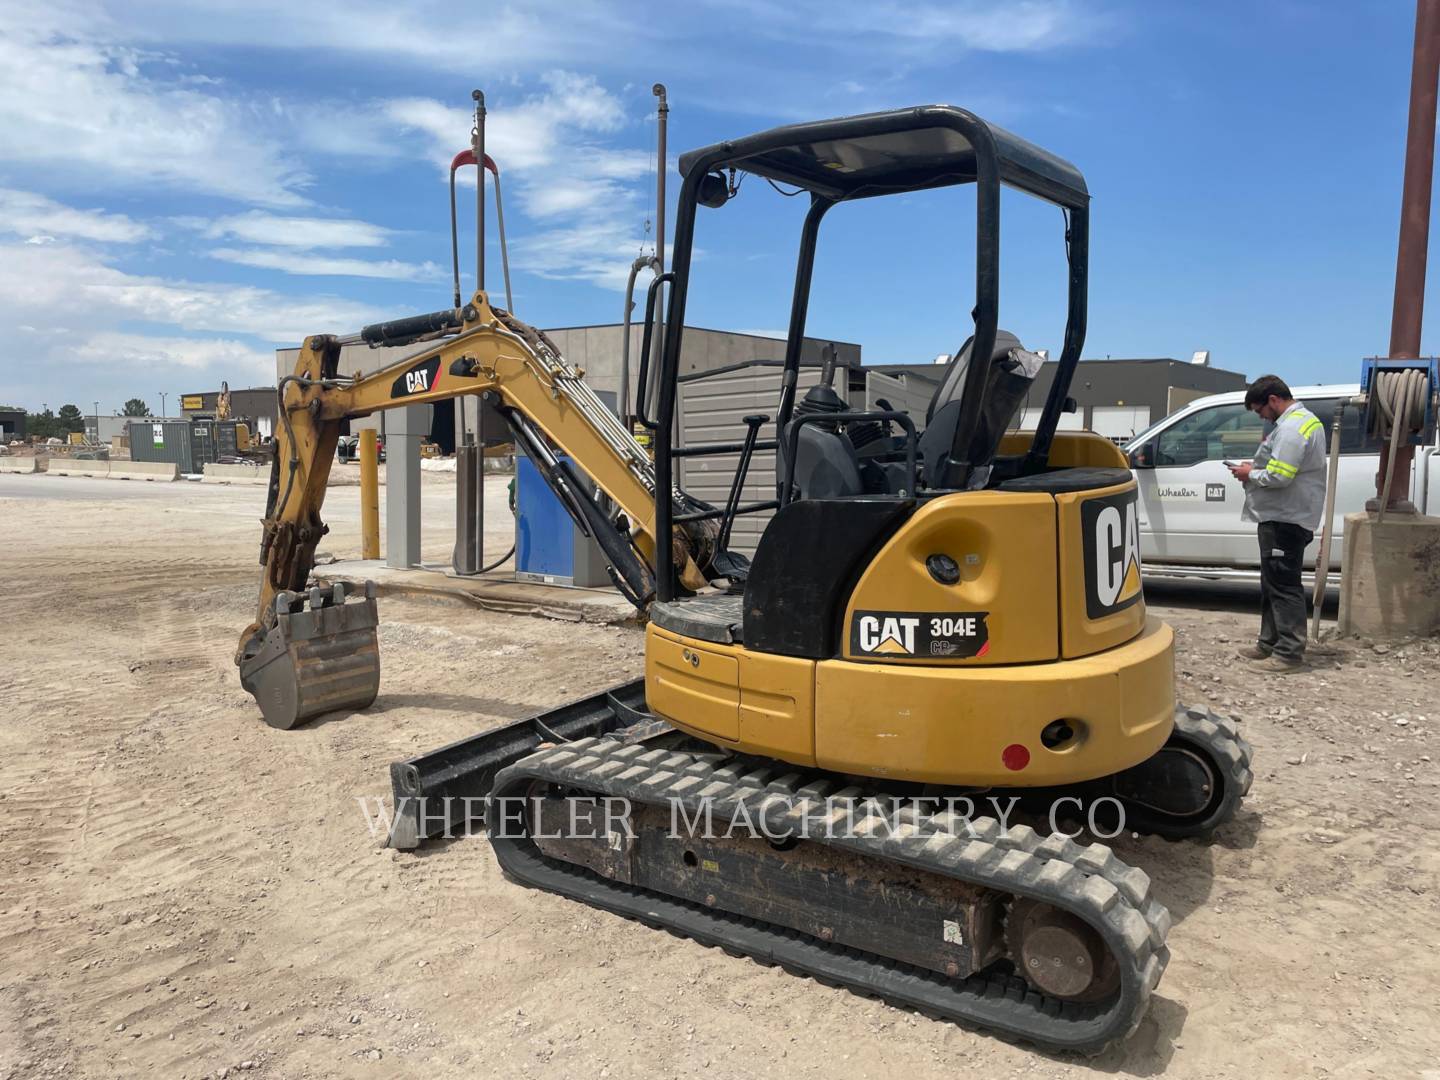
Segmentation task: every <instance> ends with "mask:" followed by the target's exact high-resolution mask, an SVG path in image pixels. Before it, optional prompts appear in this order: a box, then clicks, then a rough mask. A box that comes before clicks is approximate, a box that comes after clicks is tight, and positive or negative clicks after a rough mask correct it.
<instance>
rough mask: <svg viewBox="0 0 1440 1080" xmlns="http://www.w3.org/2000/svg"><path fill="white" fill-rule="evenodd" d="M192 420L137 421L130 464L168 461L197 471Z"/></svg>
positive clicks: (131, 426)
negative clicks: (191, 437) (191, 438)
mask: <svg viewBox="0 0 1440 1080" xmlns="http://www.w3.org/2000/svg"><path fill="white" fill-rule="evenodd" d="M190 428H191V421H189V420H136V421H133V422H132V423H131V424H130V427H129V432H130V460H132V461H169V462H174V463H175V464H176V465H179V466H180V471H181V472H186V473H193V472H195V471H196V469H195V464H194V453H193V448H192V446H191V441H190Z"/></svg>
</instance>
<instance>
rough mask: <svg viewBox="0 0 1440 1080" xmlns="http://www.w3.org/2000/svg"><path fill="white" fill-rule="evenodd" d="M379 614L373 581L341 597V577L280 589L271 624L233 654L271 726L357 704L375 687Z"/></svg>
mask: <svg viewBox="0 0 1440 1080" xmlns="http://www.w3.org/2000/svg"><path fill="white" fill-rule="evenodd" d="M378 621H379V620H378V618H377V615H376V609H375V583H374V582H373V581H367V582H366V583H365V592H364V595H363V596H350V597H347V596H346V593H345V588H344V586H343V585H340V584H336V585H334V586H333V587H332V588H330V589H320V588H313V589H311V590H310V591H309V593H308V594H306V593H291V592H282V593H280V594H279V595H278V596H276V598H275V625H273V626H272V627H270V628H269V629H268V630H266V631H264V632H263V633H261V634H257V635H256V637H255V638H254V639H253V641H252V644H251V647H250V648H247V650H246V655H245V657H244V658H243V659H242V660H241V662H240V685H241V686H243V687H244V688H245V689H246V690H248V691H249V692H250V693H251V695H253V696H254V698H255V700H256V702H257V703H258V704H259V705H260V712H261V714H262V715H263V716H264V717H265V722H266V723H267V724H269V725H270V726H271V727H275V728H282V729H286V730H288V729H290V728H293V727H295V726H296V725H297V724H300V723H302V722H303V721H305V720H308V719H309V718H310V717H312V716H319V715H321V714H322V713H328V712H339V711H347V710H355V709H363V708H365V707H367V706H368V705H370V703H371V702H373V701H374V700H375V695H376V694H377V693H378V692H379V690H380V643H379V642H378V641H377V640H376V637H375V627H376V625H377V624H378Z"/></svg>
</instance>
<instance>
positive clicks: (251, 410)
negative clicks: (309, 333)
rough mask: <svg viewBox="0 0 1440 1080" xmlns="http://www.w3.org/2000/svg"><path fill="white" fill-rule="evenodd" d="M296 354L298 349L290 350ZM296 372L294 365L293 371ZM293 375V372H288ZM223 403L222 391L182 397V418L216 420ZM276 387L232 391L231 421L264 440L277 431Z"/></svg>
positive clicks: (209, 391) (210, 391)
mask: <svg viewBox="0 0 1440 1080" xmlns="http://www.w3.org/2000/svg"><path fill="white" fill-rule="evenodd" d="M289 351H290V352H291V353H294V352H296V351H298V350H293V349H292V350H289ZM290 370H291V371H293V370H294V367H293V365H292V366H291V368H290ZM285 374H289V372H288V371H287V372H285ZM219 401H220V391H219V390H205V391H202V392H201V393H198V394H181V395H180V415H181V416H183V417H185V418H186V419H187V420H214V419H216V416H215V410H216V409H217V407H218V405H219ZM275 408H276V405H275V387H273V386H254V387H250V388H249V389H246V390H231V391H230V416H229V419H231V420H242V421H244V422H245V423H247V424H248V425H249V426H250V432H251V434H252V435H254V436H255V437H256V438H259V439H263V438H265V437H266V436H269V435H273V434H274V432H275V420H276V412H275Z"/></svg>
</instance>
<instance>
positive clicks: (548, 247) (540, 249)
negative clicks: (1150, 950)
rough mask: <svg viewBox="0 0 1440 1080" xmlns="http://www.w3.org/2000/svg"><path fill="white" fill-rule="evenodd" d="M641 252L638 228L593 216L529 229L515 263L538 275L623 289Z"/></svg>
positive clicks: (519, 244)
mask: <svg viewBox="0 0 1440 1080" xmlns="http://www.w3.org/2000/svg"><path fill="white" fill-rule="evenodd" d="M638 253H639V245H638V244H637V243H636V233H635V230H634V229H633V228H632V227H630V226H629V224H628V223H626V222H625V221H623V220H620V219H618V218H614V217H605V216H592V217H591V218H587V219H585V220H582V221H580V222H578V223H576V224H574V225H568V226H563V227H557V228H553V229H547V230H544V231H542V232H528V233H526V234H525V235H524V236H523V237H521V238H520V239H519V240H517V241H516V242H515V245H514V263H515V265H516V266H519V267H524V269H525V270H527V271H528V272H530V273H533V274H536V275H538V276H539V277H543V278H551V279H554V280H558V281H589V282H591V283H593V284H596V285H600V286H603V287H605V288H608V289H614V290H616V291H617V292H618V291H623V290H624V288H625V282H626V279H627V278H628V277H629V274H630V264H631V262H633V261H634V259H635V256H636V255H637V254H638Z"/></svg>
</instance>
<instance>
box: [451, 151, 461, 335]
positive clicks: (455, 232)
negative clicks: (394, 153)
mask: <svg viewBox="0 0 1440 1080" xmlns="http://www.w3.org/2000/svg"><path fill="white" fill-rule="evenodd" d="M450 273H451V276H452V277H453V278H454V282H455V310H456V311H459V310H460V227H459V223H458V222H457V221H456V220H455V166H454V165H451V166H450Z"/></svg>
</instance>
